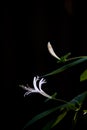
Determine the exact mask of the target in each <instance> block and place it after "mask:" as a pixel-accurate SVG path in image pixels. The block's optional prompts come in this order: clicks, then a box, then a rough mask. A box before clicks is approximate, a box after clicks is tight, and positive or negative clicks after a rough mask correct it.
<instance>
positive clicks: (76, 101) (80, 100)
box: [70, 91, 87, 105]
mask: <svg viewBox="0 0 87 130" xmlns="http://www.w3.org/2000/svg"><path fill="white" fill-rule="evenodd" d="M86 98H87V91H85V92H83V93H81V94H79V95H78V96H76V97H75V98H74V99H72V100H71V101H70V103H73V104H75V105H82V103H83V102H84V101H85V99H86Z"/></svg>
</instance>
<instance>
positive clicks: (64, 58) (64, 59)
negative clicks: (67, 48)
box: [60, 52, 71, 62]
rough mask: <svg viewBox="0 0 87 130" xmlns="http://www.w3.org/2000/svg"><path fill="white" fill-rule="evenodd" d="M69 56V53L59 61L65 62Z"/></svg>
mask: <svg viewBox="0 0 87 130" xmlns="http://www.w3.org/2000/svg"><path fill="white" fill-rule="evenodd" d="M70 55H71V53H70V52H69V53H67V54H66V55H64V56H62V57H61V58H60V61H62V62H65V61H66V60H67V58H68V57H69V56H70Z"/></svg>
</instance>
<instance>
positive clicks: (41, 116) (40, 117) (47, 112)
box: [23, 106, 60, 129]
mask: <svg viewBox="0 0 87 130" xmlns="http://www.w3.org/2000/svg"><path fill="white" fill-rule="evenodd" d="M59 108H60V107H59V106H58V107H54V108H52V109H49V110H47V111H44V112H42V113H40V114H38V115H36V116H35V117H34V118H32V119H31V120H30V121H29V122H28V123H27V124H26V125H25V126H24V128H23V129H25V128H26V127H28V126H29V125H32V124H33V123H35V122H36V121H38V120H40V119H42V118H44V117H46V116H48V115H49V114H51V113H53V112H55V111H56V110H58V109H59Z"/></svg>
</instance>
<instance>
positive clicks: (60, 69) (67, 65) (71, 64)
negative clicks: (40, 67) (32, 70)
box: [43, 57, 87, 77]
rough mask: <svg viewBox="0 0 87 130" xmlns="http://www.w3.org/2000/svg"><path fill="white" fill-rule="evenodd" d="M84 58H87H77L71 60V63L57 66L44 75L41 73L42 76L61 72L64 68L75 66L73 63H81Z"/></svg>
mask: <svg viewBox="0 0 87 130" xmlns="http://www.w3.org/2000/svg"><path fill="white" fill-rule="evenodd" d="M86 60H87V57H86V58H81V59H79V60H76V61H73V62H71V63H68V64H66V65H64V66H62V67H60V68H58V69H56V70H54V71H52V72H50V73H48V74H46V75H43V76H44V77H45V76H50V75H54V74H58V73H60V72H63V71H64V70H66V69H68V68H70V67H72V66H75V65H77V64H79V63H82V62H84V61H86Z"/></svg>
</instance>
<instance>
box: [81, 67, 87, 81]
mask: <svg viewBox="0 0 87 130" xmlns="http://www.w3.org/2000/svg"><path fill="white" fill-rule="evenodd" d="M84 80H87V69H86V70H85V71H84V72H83V73H82V74H81V76H80V81H81V82H82V81H84Z"/></svg>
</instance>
